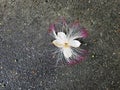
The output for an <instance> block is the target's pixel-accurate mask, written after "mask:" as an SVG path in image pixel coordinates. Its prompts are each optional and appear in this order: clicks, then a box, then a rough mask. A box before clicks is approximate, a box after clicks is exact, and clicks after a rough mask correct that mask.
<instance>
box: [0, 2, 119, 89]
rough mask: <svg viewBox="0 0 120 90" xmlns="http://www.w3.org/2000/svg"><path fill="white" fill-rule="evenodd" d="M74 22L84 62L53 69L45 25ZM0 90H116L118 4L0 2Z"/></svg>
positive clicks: (49, 39) (117, 70) (117, 80)
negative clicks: (83, 32)
mask: <svg viewBox="0 0 120 90" xmlns="http://www.w3.org/2000/svg"><path fill="white" fill-rule="evenodd" d="M59 16H64V17H66V18H67V19H69V20H76V19H78V20H80V22H81V24H82V25H83V26H85V27H86V28H87V29H88V31H89V33H90V35H89V37H88V38H87V39H86V40H85V41H84V42H85V45H86V46H87V48H88V49H89V56H88V58H87V60H86V61H84V62H82V63H80V64H78V65H75V66H71V67H70V66H62V67H54V64H55V62H54V60H52V58H51V53H50V49H52V47H51V44H50V42H51V40H52V39H51V38H50V36H49V35H48V34H47V30H48V27H49V24H50V23H51V22H53V21H54V20H55V19H56V18H58V17H59ZM0 90H120V0H0Z"/></svg>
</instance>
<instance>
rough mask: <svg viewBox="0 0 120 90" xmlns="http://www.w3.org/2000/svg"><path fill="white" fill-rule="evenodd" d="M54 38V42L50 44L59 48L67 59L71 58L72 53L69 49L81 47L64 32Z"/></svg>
mask: <svg viewBox="0 0 120 90" xmlns="http://www.w3.org/2000/svg"><path fill="white" fill-rule="evenodd" d="M55 36H56V37H55V38H56V40H54V41H53V42H52V43H53V44H54V45H55V46H57V47H58V48H61V51H62V52H63V54H64V56H65V58H67V59H68V58H70V57H71V56H72V52H73V51H72V49H71V47H79V46H80V45H81V43H80V42H79V41H78V40H74V38H70V37H68V36H66V35H65V33H64V32H58V33H57V35H55Z"/></svg>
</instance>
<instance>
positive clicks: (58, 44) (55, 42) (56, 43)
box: [52, 40, 63, 47]
mask: <svg viewBox="0 0 120 90" xmlns="http://www.w3.org/2000/svg"><path fill="white" fill-rule="evenodd" d="M52 43H53V44H54V45H55V46H57V47H63V42H61V41H60V40H54V41H53V42H52Z"/></svg>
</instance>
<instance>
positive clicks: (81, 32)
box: [80, 28, 88, 38]
mask: <svg viewBox="0 0 120 90" xmlns="http://www.w3.org/2000/svg"><path fill="white" fill-rule="evenodd" d="M80 35H81V37H82V38H86V37H88V31H87V30H86V29H85V28H83V29H82V30H81V31H80Z"/></svg>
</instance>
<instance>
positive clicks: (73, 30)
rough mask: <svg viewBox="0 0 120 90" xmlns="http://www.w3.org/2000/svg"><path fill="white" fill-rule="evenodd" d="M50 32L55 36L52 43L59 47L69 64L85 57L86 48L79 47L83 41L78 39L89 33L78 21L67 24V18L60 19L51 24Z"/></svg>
mask: <svg viewBox="0 0 120 90" xmlns="http://www.w3.org/2000/svg"><path fill="white" fill-rule="evenodd" d="M49 32H50V34H51V35H52V36H53V37H54V38H55V40H53V41H52V43H53V44H54V45H55V46H56V47H58V48H59V50H60V52H61V53H62V54H63V55H64V58H65V60H66V61H67V62H68V63H69V64H75V63H78V62H80V61H81V60H83V59H84V57H85V56H84V54H83V53H84V52H83V51H84V50H82V49H79V47H80V45H81V42H80V41H78V40H76V39H78V38H86V37H87V35H88V33H87V31H86V29H85V28H82V27H81V26H80V25H79V22H78V21H77V22H74V23H72V24H69V25H67V23H66V21H65V19H63V18H62V19H59V20H57V22H55V23H54V24H52V25H51V26H50V28H49ZM61 53H59V54H61ZM59 54H58V55H59Z"/></svg>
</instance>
